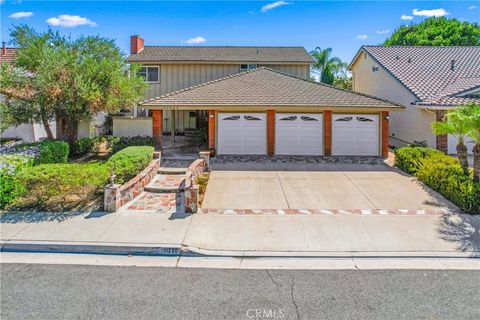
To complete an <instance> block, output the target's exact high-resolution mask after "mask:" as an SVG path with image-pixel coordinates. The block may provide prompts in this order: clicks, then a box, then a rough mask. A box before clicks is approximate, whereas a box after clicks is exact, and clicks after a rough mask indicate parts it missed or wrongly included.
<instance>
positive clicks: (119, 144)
mask: <svg viewBox="0 0 480 320" xmlns="http://www.w3.org/2000/svg"><path fill="white" fill-rule="evenodd" d="M107 143H108V147H109V149H110V153H112V154H114V153H117V152H118V151H120V150H122V149H125V148H127V147H132V146H151V147H153V146H155V140H154V139H153V137H148V136H136V137H112V136H110V137H109V138H107Z"/></svg>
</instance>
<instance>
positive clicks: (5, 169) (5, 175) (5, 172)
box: [0, 154, 33, 209]
mask: <svg viewBox="0 0 480 320" xmlns="http://www.w3.org/2000/svg"><path fill="white" fill-rule="evenodd" d="M32 165H33V158H32V157H28V156H25V155H19V154H9V155H0V209H3V208H5V207H6V206H7V205H8V204H10V203H11V202H13V201H14V200H15V198H16V197H17V194H18V185H17V184H16V183H15V176H16V175H17V174H18V173H19V172H21V171H22V170H24V169H25V168H28V167H31V166H32Z"/></svg>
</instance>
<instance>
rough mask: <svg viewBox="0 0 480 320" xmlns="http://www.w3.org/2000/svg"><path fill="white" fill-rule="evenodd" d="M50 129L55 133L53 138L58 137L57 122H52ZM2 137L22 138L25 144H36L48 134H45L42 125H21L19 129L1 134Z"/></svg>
mask: <svg viewBox="0 0 480 320" xmlns="http://www.w3.org/2000/svg"><path fill="white" fill-rule="evenodd" d="M50 128H51V130H52V133H53V137H55V136H56V122H55V121H52V122H50ZM0 136H1V137H5V138H20V139H22V140H23V141H24V142H35V141H39V140H41V139H44V138H46V137H47V133H46V132H45V128H44V127H43V125H42V124H39V123H35V124H21V125H19V126H17V127H13V126H12V127H9V128H7V129H6V130H5V131H3V132H2V133H0Z"/></svg>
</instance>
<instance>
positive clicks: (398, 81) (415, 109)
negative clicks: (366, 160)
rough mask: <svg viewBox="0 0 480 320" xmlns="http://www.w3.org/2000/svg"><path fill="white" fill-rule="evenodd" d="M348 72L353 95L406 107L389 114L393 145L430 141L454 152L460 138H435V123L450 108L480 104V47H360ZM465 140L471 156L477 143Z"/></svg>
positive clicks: (439, 136) (442, 118)
mask: <svg viewBox="0 0 480 320" xmlns="http://www.w3.org/2000/svg"><path fill="white" fill-rule="evenodd" d="M349 69H350V70H351V71H352V74H353V90H354V91H357V92H362V93H366V94H371V95H375V96H377V97H380V98H383V99H388V100H390V101H394V102H396V103H399V104H401V105H403V106H405V107H406V109H405V112H396V113H394V114H392V115H391V119H390V140H391V143H392V144H394V145H397V146H402V145H405V144H409V143H412V142H414V141H426V143H427V145H428V147H430V148H437V149H438V150H441V151H443V152H446V153H450V154H455V153H456V145H457V140H456V138H455V137H454V136H453V135H438V136H437V135H435V134H434V133H433V131H432V123H433V122H435V121H442V120H444V116H445V112H446V111H448V110H450V109H452V108H458V107H461V106H465V105H468V104H470V103H480V47H469V46H466V47H422V46H362V47H361V48H360V50H359V51H358V53H357V54H356V56H355V58H354V59H353V60H352V62H351V63H350V66H349ZM466 142H467V143H466V144H467V148H468V151H469V153H472V148H473V145H474V143H473V141H471V140H469V139H467V141H466Z"/></svg>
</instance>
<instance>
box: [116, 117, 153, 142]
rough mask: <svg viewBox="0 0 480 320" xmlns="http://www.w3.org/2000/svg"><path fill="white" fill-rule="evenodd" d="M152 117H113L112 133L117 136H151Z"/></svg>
mask: <svg viewBox="0 0 480 320" xmlns="http://www.w3.org/2000/svg"><path fill="white" fill-rule="evenodd" d="M152 130H153V128H152V118H140V117H139V118H129V117H114V118H113V135H114V136H117V137H134V136H150V137H151V136H152Z"/></svg>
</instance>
